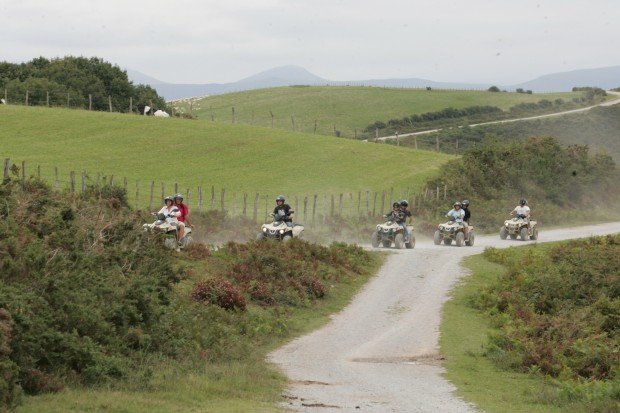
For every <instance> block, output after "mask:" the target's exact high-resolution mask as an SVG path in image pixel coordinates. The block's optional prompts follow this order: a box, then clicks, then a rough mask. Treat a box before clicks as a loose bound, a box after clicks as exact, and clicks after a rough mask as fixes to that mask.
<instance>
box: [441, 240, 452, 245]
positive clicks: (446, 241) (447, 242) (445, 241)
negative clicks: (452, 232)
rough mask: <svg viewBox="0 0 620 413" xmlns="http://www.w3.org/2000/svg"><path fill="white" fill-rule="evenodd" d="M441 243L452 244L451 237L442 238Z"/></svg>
mask: <svg viewBox="0 0 620 413" xmlns="http://www.w3.org/2000/svg"><path fill="white" fill-rule="evenodd" d="M443 243H444V245H452V238H444V239H443Z"/></svg>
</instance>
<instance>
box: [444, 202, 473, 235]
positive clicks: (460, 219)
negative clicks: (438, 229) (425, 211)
mask: <svg viewBox="0 0 620 413" xmlns="http://www.w3.org/2000/svg"><path fill="white" fill-rule="evenodd" d="M462 206H463V204H461V203H460V202H458V201H456V202H455V203H454V205H453V206H452V207H453V208H452V209H451V210H450V211H449V212H448V213H447V214H446V217H447V218H449V219H450V221H455V222H457V223H459V224H461V226H462V227H463V233H464V235H465V238H467V235H468V232H469V226H468V225H467V224H466V223H465V222H464V218H465V211H464V210H463V208H462Z"/></svg>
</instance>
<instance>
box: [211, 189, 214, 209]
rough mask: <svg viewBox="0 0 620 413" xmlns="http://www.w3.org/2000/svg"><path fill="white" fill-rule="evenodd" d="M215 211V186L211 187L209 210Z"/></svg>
mask: <svg viewBox="0 0 620 413" xmlns="http://www.w3.org/2000/svg"><path fill="white" fill-rule="evenodd" d="M214 209H215V185H211V210H214Z"/></svg>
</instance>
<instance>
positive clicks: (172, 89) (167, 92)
mask: <svg viewBox="0 0 620 413" xmlns="http://www.w3.org/2000/svg"><path fill="white" fill-rule="evenodd" d="M127 75H128V76H129V78H130V79H131V80H133V81H134V83H144V84H148V85H150V86H152V87H154V88H155V89H157V92H158V93H159V94H160V95H162V96H164V97H165V98H166V100H177V99H183V98H190V97H198V96H208V95H220V94H223V93H230V92H241V91H245V90H252V89H263V88H270V87H278V86H293V85H308V86H327V85H329V86H375V87H389V88H427V87H431V88H433V89H459V90H486V89H488V88H489V87H490V86H491V85H493V83H466V82H436V81H433V80H429V79H422V78H403V79H398V78H393V79H366V80H350V81H348V80H342V81H333V80H328V79H324V78H322V77H319V76H316V75H314V74H312V73H310V72H309V71H307V70H306V69H304V68H303V67H299V66H281V67H276V68H273V69H269V70H265V71H264V72H260V73H257V74H256V75H253V76H249V77H247V78H245V79H241V80H239V81H237V82H231V83H205V84H176V83H167V82H163V81H161V80H158V79H155V78H152V77H150V76H148V75H145V74H143V73H140V72H137V71H134V70H127ZM497 86H498V87H500V89H505V90H510V91H514V90H515V89H517V88H522V89H525V90H532V91H534V92H568V91H570V90H571V89H572V88H573V86H597V87H600V88H603V89H611V88H614V87H619V86H620V66H613V67H606V68H598V69H582V70H573V71H571V72H560V73H552V74H548V75H544V76H541V77H539V78H536V79H534V80H530V81H528V82H523V83H519V84H515V85H500V84H497Z"/></svg>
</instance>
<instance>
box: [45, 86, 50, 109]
mask: <svg viewBox="0 0 620 413" xmlns="http://www.w3.org/2000/svg"><path fill="white" fill-rule="evenodd" d="M45 106H47V107H48V108H49V107H50V91H49V90H46V91H45Z"/></svg>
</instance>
